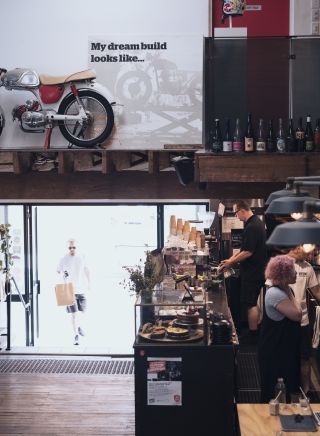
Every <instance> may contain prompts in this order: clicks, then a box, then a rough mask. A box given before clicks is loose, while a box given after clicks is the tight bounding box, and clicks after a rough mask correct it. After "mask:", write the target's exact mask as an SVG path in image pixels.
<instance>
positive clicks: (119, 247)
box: [7, 203, 206, 354]
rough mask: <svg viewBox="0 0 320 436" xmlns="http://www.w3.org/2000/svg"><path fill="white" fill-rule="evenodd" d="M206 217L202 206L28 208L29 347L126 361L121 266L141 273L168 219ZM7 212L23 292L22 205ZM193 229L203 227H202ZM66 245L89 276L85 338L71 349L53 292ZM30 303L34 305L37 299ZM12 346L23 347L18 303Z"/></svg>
mask: <svg viewBox="0 0 320 436" xmlns="http://www.w3.org/2000/svg"><path fill="white" fill-rule="evenodd" d="M159 210H163V215H162V213H160V214H158V212H159ZM205 210H206V204H205V203H202V204H194V203H193V204H170V205H168V204H164V205H159V204H158V205H157V204H152V205H90V206H88V205H83V206H79V205H77V206H76V205H75V206H63V205H48V206H42V205H41V206H34V207H33V208H32V216H33V224H34V225H33V233H34V234H33V241H35V240H37V246H35V245H34V246H33V260H34V261H33V267H35V265H36V264H37V265H38V278H39V280H40V294H39V295H38V303H39V307H38V311H37V310H36V308H37V305H36V304H35V305H34V309H35V310H34V318H35V319H34V325H35V326H36V325H37V322H36V317H37V313H38V315H39V337H38V338H37V337H35V345H36V346H38V347H40V348H39V350H40V351H41V350H43V349H44V348H43V347H45V348H46V349H50V351H51V352H54V351H55V352H57V353H59V352H67V351H70V352H75V351H77V352H80V353H92V354H94V353H104V354H131V353H132V345H133V342H134V299H135V296H132V295H131V293H130V291H129V289H126V288H125V287H124V285H123V281H124V279H127V278H128V273H127V271H126V270H125V269H124V268H123V267H124V266H129V267H133V266H135V265H138V264H140V265H142V266H143V262H144V259H145V253H146V251H147V250H153V249H155V248H157V244H158V243H159V241H158V237H159V234H162V233H164V239H165V240H166V238H167V234H168V231H169V219H170V215H176V217H177V218H182V219H183V220H187V219H188V220H198V219H199V215H198V214H199V212H203V211H205ZM7 211H8V212H7V213H8V217H7V218H8V222H9V223H10V224H11V226H12V227H11V234H12V242H13V244H12V250H13V254H14V268H13V270H12V271H13V276H14V278H15V279H16V281H17V284H18V286H19V289H20V290H21V293H24V292H25V284H24V270H25V259H24V234H23V231H24V222H23V206H8V208H7ZM162 216H163V220H162V219H161V217H162ZM194 225H196V226H197V228H199V229H200V228H201V223H198V224H194ZM160 230H161V231H160ZM70 238H75V239H76V241H77V242H76V245H77V252H78V253H80V254H81V255H83V256H84V257H85V260H86V263H87V265H88V267H89V270H90V275H91V286H90V290H89V292H88V293H87V300H88V302H87V303H88V304H87V311H86V313H85V316H84V317H83V320H82V321H81V322H82V323H83V328H84V329H85V333H86V334H85V336H84V337H81V338H80V339H81V340H80V345H79V346H77V348H75V346H74V345H73V342H74V337H73V336H74V334H73V329H72V324H71V316H70V314H68V313H67V312H66V308H65V307H63V306H57V302H56V297H55V291H54V288H55V285H56V284H57V283H61V282H62V281H63V277H61V276H60V275H59V274H58V273H57V266H58V263H59V260H60V259H61V257H62V256H64V255H65V254H66V253H67V252H68V244H67V241H68V239H70ZM33 278H34V279H35V277H33ZM30 291H31V292H32V290H30ZM33 292H36V289H33ZM33 301H34V302H35V301H37V295H34V300H33ZM11 343H12V347H18V346H25V343H26V332H25V314H24V309H23V306H22V304H21V303H20V302H18V301H14V302H13V303H12V338H11Z"/></svg>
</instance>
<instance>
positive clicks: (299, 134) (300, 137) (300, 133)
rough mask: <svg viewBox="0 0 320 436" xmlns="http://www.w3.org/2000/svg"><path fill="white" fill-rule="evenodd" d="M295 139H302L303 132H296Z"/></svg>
mask: <svg viewBox="0 0 320 436" xmlns="http://www.w3.org/2000/svg"><path fill="white" fill-rule="evenodd" d="M296 139H304V132H296Z"/></svg>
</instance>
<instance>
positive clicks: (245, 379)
mask: <svg viewBox="0 0 320 436" xmlns="http://www.w3.org/2000/svg"><path fill="white" fill-rule="evenodd" d="M237 387H238V389H237V402H238V403H259V402H260V376H259V366H258V357H257V353H256V352H249V351H241V350H240V351H239V352H238V354H237Z"/></svg>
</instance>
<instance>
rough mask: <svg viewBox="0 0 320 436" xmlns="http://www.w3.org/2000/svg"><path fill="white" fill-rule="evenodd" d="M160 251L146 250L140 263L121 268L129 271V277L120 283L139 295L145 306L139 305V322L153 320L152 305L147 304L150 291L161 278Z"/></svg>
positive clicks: (150, 300)
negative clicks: (144, 257) (143, 259)
mask: <svg viewBox="0 0 320 436" xmlns="http://www.w3.org/2000/svg"><path fill="white" fill-rule="evenodd" d="M161 260H162V251H161V250H154V251H146V259H145V261H144V264H143V265H142V259H140V263H139V264H138V265H135V266H133V267H129V266H124V267H123V268H124V269H125V270H126V271H127V272H128V273H129V277H128V278H127V279H124V280H123V282H122V283H121V284H122V285H123V286H124V287H125V288H127V289H128V290H129V292H130V293H131V294H133V293H135V294H136V295H138V294H139V293H140V295H141V302H143V303H144V304H146V306H141V312H140V316H141V324H143V323H145V322H154V307H153V306H149V304H151V303H152V291H153V289H154V287H155V285H156V284H158V283H160V282H161V281H162V279H163V265H162V262H161Z"/></svg>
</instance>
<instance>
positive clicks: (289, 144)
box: [286, 118, 297, 152]
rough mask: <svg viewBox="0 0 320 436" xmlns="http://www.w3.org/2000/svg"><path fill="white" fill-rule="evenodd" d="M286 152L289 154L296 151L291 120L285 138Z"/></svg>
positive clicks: (290, 119)
mask: <svg viewBox="0 0 320 436" xmlns="http://www.w3.org/2000/svg"><path fill="white" fill-rule="evenodd" d="M286 150H287V151H290V152H295V151H297V143H296V138H295V134H294V129H293V119H292V118H289V124H288V131H287V136H286Z"/></svg>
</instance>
